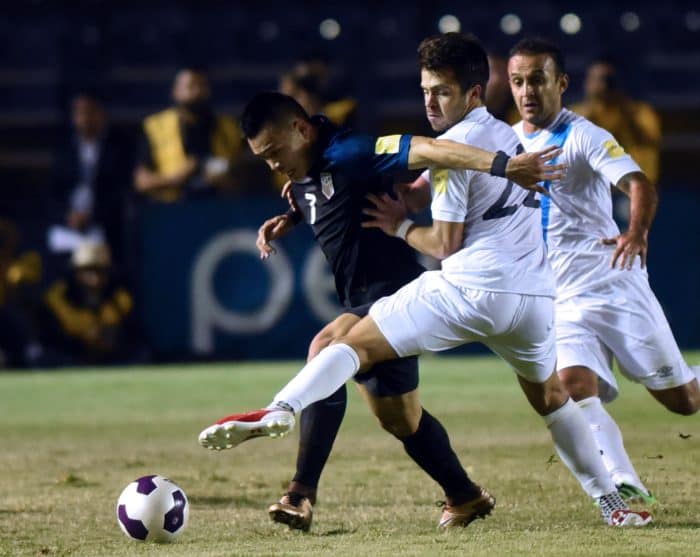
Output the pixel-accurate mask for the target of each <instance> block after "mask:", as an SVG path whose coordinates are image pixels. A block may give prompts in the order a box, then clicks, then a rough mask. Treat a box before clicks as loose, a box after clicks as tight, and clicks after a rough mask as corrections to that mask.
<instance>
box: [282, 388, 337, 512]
mask: <svg viewBox="0 0 700 557" xmlns="http://www.w3.org/2000/svg"><path fill="white" fill-rule="evenodd" d="M347 402H348V392H347V389H346V388H345V385H343V386H342V387H341V388H340V389H338V390H337V391H336V392H335V393H333V394H332V395H331V396H329V397H328V398H325V399H323V400H319V401H318V402H315V403H314V404H312V405H311V406H309V407H307V408H306V409H304V411H303V412H302V413H301V419H300V429H299V452H298V454H297V470H296V474H295V475H294V479H293V480H292V483H291V484H290V488H289V490H290V491H293V492H296V493H300V494H302V495H304V496H306V497H308V498H309V499H310V500H311V502H312V503H315V502H316V488H317V486H318V482H319V479H320V478H321V472H322V471H323V467H324V466H325V465H326V461H327V460H328V456H329V455H330V453H331V449H332V448H333V443H334V442H335V438H336V435H337V434H338V430H339V429H340V424H341V423H342V421H343V417H344V416H345V407H346V406H347Z"/></svg>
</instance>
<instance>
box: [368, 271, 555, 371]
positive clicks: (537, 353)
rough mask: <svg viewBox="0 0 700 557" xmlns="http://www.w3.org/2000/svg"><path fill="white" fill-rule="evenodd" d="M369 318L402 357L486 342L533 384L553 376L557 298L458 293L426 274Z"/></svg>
mask: <svg viewBox="0 0 700 557" xmlns="http://www.w3.org/2000/svg"><path fill="white" fill-rule="evenodd" d="M369 314H370V315H371V316H372V319H374V321H375V322H376V324H377V326H378V327H379V330H380V331H381V332H382V334H383V335H384V337H385V338H386V339H387V341H388V342H389V344H391V346H392V348H393V349H394V350H395V351H396V353H397V354H398V355H399V356H401V357H405V356H412V355H415V354H420V353H421V352H426V351H431V352H438V351H441V350H447V349H449V348H454V347H456V346H460V345H462V344H466V343H468V342H481V343H483V344H485V345H486V346H487V347H489V348H490V349H491V350H492V351H493V352H494V353H496V354H497V355H499V356H500V357H501V358H503V359H504V360H505V361H506V362H507V363H508V364H510V365H511V366H512V367H513V369H514V370H515V372H516V373H518V375H520V376H522V377H523V378H524V379H527V380H528V381H532V382H537V383H543V382H544V381H546V380H547V379H548V378H549V377H550V376H551V375H552V373H553V372H554V368H555V360H556V346H555V335H554V300H553V299H552V298H547V297H544V296H527V295H523V294H511V293H505V292H489V291H485V290H475V289H470V288H464V287H457V286H455V285H453V284H452V283H450V282H448V281H447V280H446V279H445V277H444V275H443V273H442V271H427V272H425V273H423V274H422V275H421V276H420V277H418V278H417V279H415V280H414V281H413V282H410V283H408V284H407V285H405V286H404V287H403V288H401V289H400V290H398V291H396V292H395V293H394V294H392V295H391V296H387V297H385V298H381V299H379V300H377V301H376V302H375V303H374V305H373V306H372V307H371V308H370V310H369Z"/></svg>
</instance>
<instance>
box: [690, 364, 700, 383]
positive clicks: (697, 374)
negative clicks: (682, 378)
mask: <svg viewBox="0 0 700 557" xmlns="http://www.w3.org/2000/svg"><path fill="white" fill-rule="evenodd" d="M690 371H692V372H693V373H694V374H695V377H696V379H697V380H698V382H700V365H697V366H690Z"/></svg>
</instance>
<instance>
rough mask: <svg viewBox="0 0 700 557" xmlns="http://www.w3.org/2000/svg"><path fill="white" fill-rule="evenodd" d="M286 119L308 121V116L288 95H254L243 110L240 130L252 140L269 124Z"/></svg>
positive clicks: (273, 93) (269, 93) (268, 93)
mask: <svg viewBox="0 0 700 557" xmlns="http://www.w3.org/2000/svg"><path fill="white" fill-rule="evenodd" d="M288 118H301V119H303V120H306V121H309V115H308V114H307V113H306V111H305V110H304V109H303V108H302V106H301V105H300V104H299V103H298V102H297V101H295V100H294V99H293V98H292V97H290V96H289V95H284V94H282V93H277V92H274V91H269V92H265V93H258V94H257V95H255V96H254V97H253V98H252V99H251V100H250V101H248V104H246V106H245V108H244V109H243V114H242V115H241V130H242V131H243V135H244V136H245V137H246V138H248V139H252V138H254V137H255V136H257V135H258V134H259V133H260V130H262V129H263V128H264V127H265V126H267V125H269V124H279V123H281V122H282V121H283V120H285V119H288Z"/></svg>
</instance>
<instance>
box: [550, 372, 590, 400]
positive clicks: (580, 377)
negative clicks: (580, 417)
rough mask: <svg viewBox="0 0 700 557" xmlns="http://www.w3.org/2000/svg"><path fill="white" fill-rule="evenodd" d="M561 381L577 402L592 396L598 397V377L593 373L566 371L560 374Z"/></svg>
mask: <svg viewBox="0 0 700 557" xmlns="http://www.w3.org/2000/svg"><path fill="white" fill-rule="evenodd" d="M559 381H560V382H561V384H562V386H563V387H564V389H565V390H566V392H567V393H569V396H570V397H571V398H572V399H573V400H574V401H576V402H578V401H579V400H583V399H586V398H590V397H592V396H598V382H597V377H596V376H595V375H594V374H593V373H592V372H581V371H578V370H576V369H571V368H570V369H565V370H562V371H560V372H559Z"/></svg>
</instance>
